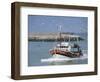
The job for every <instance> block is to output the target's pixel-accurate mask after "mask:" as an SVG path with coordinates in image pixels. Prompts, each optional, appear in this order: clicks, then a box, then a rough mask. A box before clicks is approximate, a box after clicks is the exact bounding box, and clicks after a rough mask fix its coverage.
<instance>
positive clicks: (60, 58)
mask: <svg viewBox="0 0 100 82" xmlns="http://www.w3.org/2000/svg"><path fill="white" fill-rule="evenodd" d="M83 59H87V54H83V56H81V57H78V58H69V57H66V56H61V55H58V54H56V55H55V56H53V57H51V58H47V59H41V62H64V61H70V60H71V61H74V60H83Z"/></svg>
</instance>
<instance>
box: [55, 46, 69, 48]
mask: <svg viewBox="0 0 100 82" xmlns="http://www.w3.org/2000/svg"><path fill="white" fill-rule="evenodd" d="M57 48H68V46H57Z"/></svg>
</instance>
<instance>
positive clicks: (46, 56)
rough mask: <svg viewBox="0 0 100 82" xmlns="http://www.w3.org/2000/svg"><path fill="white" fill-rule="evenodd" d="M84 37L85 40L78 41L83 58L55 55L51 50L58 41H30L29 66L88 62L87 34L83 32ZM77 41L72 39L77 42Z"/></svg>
mask: <svg viewBox="0 0 100 82" xmlns="http://www.w3.org/2000/svg"><path fill="white" fill-rule="evenodd" d="M81 36H82V37H83V38H84V40H83V41H78V44H79V45H80V47H81V49H82V51H83V55H84V56H83V57H81V58H76V59H75V58H71V59H69V58H67V57H65V56H64V57H53V56H52V55H51V54H50V53H49V50H50V49H52V48H53V47H54V46H55V45H56V44H57V42H49V41H48V42H46V41H39V42H35V41H29V42H28V66H48V65H72V64H87V63H88V54H87V51H88V49H87V35H86V34H81ZM75 42H76V41H71V43H75Z"/></svg>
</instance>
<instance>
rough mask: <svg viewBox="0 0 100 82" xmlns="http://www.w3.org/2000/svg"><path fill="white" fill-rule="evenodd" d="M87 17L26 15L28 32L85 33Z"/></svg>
mask: <svg viewBox="0 0 100 82" xmlns="http://www.w3.org/2000/svg"><path fill="white" fill-rule="evenodd" d="M87 26H88V18H87V17H70V16H46V15H28V32H29V33H44V32H45V33H46V32H49V33H53V32H58V31H59V28H60V27H61V32H71V33H86V32H87Z"/></svg>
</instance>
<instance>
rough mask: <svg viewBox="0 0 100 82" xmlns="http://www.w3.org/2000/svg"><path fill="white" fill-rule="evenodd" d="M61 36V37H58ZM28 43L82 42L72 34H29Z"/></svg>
mask: <svg viewBox="0 0 100 82" xmlns="http://www.w3.org/2000/svg"><path fill="white" fill-rule="evenodd" d="M59 35H61V37H60V36H59ZM28 40H29V41H77V40H83V38H81V37H80V36H78V35H75V34H72V33H61V34H60V33H31V34H28Z"/></svg>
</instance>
